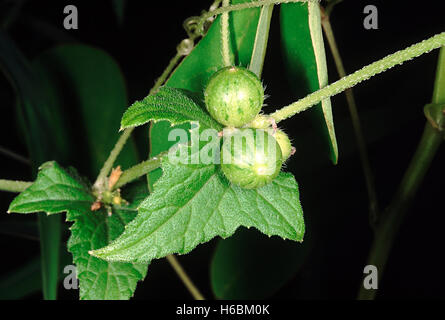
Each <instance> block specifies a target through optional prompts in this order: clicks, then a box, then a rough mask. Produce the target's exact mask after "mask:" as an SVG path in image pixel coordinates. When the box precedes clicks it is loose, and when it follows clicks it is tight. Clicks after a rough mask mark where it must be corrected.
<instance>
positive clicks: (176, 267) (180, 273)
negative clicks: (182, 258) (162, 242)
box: [166, 254, 205, 300]
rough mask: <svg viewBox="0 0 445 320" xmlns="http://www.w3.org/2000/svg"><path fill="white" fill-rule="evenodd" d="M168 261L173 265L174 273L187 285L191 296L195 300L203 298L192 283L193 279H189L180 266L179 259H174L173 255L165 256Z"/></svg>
mask: <svg viewBox="0 0 445 320" xmlns="http://www.w3.org/2000/svg"><path fill="white" fill-rule="evenodd" d="M166 258H167V260H168V262H169V263H170V265H171V266H172V267H173V269H174V270H175V271H176V274H177V275H178V277H179V278H180V279H181V280H182V282H183V283H184V285H185V286H186V287H187V289H188V291H189V292H190V294H191V295H192V296H193V298H194V299H195V300H205V298H204V296H203V295H202V294H201V292H200V291H199V290H198V288H197V287H196V286H195V285H194V284H193V281H192V280H191V279H190V277H189V276H188V275H187V273H186V272H185V271H184V269H183V268H182V266H181V264H180V263H179V261H178V260H177V259H176V257H175V256H173V255H171V254H170V255H168V256H166Z"/></svg>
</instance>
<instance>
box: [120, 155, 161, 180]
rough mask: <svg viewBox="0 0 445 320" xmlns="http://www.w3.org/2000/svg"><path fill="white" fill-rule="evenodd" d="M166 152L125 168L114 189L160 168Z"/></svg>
mask: <svg viewBox="0 0 445 320" xmlns="http://www.w3.org/2000/svg"><path fill="white" fill-rule="evenodd" d="M164 154H166V152H165V153H161V154H159V155H157V156H156V157H153V158H151V159H148V160H146V161H143V162H141V163H138V164H137V165H135V166H133V167H131V168H129V169H127V170H125V171H124V172H123V173H122V175H121V177H120V178H119V180H118V181H117V183H116V185H115V186H114V188H113V189H117V188H120V187H122V186H124V185H126V184H127V183H129V182H131V181H133V180H136V179H137V178H140V177H142V176H143V175H146V174H147V173H149V172H151V171H153V170H155V169H157V168H159V167H160V166H161V158H162V156H163V155H164Z"/></svg>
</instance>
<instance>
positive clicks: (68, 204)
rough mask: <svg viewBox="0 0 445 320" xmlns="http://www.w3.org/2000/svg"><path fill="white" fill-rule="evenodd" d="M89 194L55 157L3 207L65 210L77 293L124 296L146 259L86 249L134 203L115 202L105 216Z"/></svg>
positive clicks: (115, 232) (120, 223) (114, 231)
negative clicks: (106, 256)
mask: <svg viewBox="0 0 445 320" xmlns="http://www.w3.org/2000/svg"><path fill="white" fill-rule="evenodd" d="M93 201H94V197H93V196H92V195H91V194H90V193H89V190H88V188H87V187H85V186H84V184H83V183H82V182H80V181H79V180H77V178H75V177H74V176H73V175H71V174H69V173H68V172H67V171H65V170H64V169H62V168H61V167H60V166H59V165H58V164H57V163H55V162H47V163H45V164H44V165H42V166H41V167H40V171H39V174H38V177H37V180H36V181H35V182H34V183H33V185H32V186H31V187H29V188H28V189H26V190H25V191H24V192H22V193H21V194H20V195H19V196H17V197H16V198H15V199H14V201H13V202H12V203H11V205H10V207H9V212H16V213H32V212H39V211H45V212H46V213H47V214H54V213H59V212H67V217H66V219H67V221H72V222H74V224H73V225H72V226H71V237H70V239H69V241H68V250H69V251H70V252H71V253H72V254H73V260H74V263H75V264H76V267H77V276H78V279H79V288H80V298H81V299H128V298H130V297H131V296H132V295H133V292H134V290H135V288H136V284H137V282H138V281H139V280H142V279H143V278H144V277H145V274H146V270H147V264H131V263H119V262H118V263H111V262H106V261H103V260H100V259H97V258H94V257H91V256H90V255H89V254H88V252H89V251H90V250H94V249H97V248H101V247H103V246H105V245H107V244H108V243H110V242H111V241H113V240H114V239H115V238H117V237H118V236H119V235H120V234H121V233H122V232H123V231H124V227H125V224H127V223H128V222H130V221H131V220H132V219H133V218H134V217H135V215H136V214H137V212H136V210H135V209H134V207H133V206H134V205H137V203H135V204H133V206H130V207H123V208H117V209H115V210H113V214H112V216H111V217H108V215H107V213H106V212H104V210H99V211H91V210H90V207H91V204H92V203H93Z"/></svg>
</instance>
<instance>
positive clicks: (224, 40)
mask: <svg viewBox="0 0 445 320" xmlns="http://www.w3.org/2000/svg"><path fill="white" fill-rule="evenodd" d="M229 5H230V0H223V8H225V7H228V6H229ZM229 36H230V35H229V13H228V12H224V13H223V14H222V16H221V47H222V56H223V61H224V65H225V66H226V67H228V66H231V65H232V59H231V58H230V50H229V46H230V39H229Z"/></svg>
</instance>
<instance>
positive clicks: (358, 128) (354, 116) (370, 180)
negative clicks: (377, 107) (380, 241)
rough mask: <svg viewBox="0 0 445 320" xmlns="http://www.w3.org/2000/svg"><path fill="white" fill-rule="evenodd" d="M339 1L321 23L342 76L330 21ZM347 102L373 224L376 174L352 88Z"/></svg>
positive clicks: (375, 210) (348, 93) (326, 12)
mask: <svg viewBox="0 0 445 320" xmlns="http://www.w3.org/2000/svg"><path fill="white" fill-rule="evenodd" d="M336 3H338V1H332V2H330V6H329V8H330V10H329V11H328V10H327V8H326V10H324V9H323V8H321V25H322V27H323V30H324V34H325V36H326V39H327V40H328V44H329V48H330V49H331V53H332V57H333V58H334V62H335V66H336V68H337V72H338V75H339V76H340V78H343V77H345V76H346V71H345V68H344V66H343V60H342V58H341V56H340V51H339V50H338V47H337V42H336V41H335V36H334V31H333V30H332V25H331V21H330V13H331V11H332V8H333V6H334V5H335V4H336ZM345 95H346V102H347V103H348V109H349V114H350V115H351V122H352V127H353V129H354V136H355V141H356V144H357V148H358V153H359V156H360V161H361V163H362V169H363V175H364V177H365V182H366V189H367V191H368V199H369V218H370V219H369V220H370V223H371V225H372V226H373V225H374V224H375V223H376V221H377V214H378V211H379V205H378V197H377V192H376V188H375V183H374V176H373V174H372V170H371V164H370V162H369V156H368V149H367V147H366V140H365V136H364V134H363V130H362V125H361V121H360V117H359V115H358V111H357V104H356V102H355V97H354V93H353V91H352V89H346V90H345Z"/></svg>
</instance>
